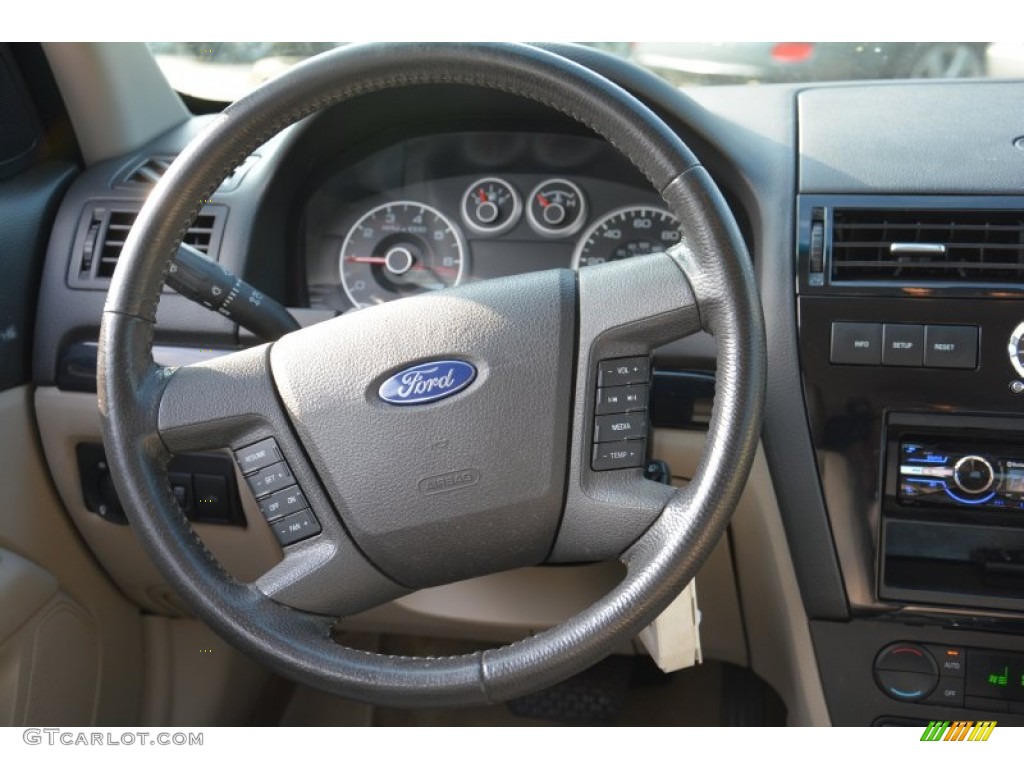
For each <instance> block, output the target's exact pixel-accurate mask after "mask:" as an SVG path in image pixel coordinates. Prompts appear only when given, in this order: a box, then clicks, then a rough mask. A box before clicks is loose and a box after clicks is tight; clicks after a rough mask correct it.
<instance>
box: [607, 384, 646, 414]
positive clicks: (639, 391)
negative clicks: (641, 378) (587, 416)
mask: <svg viewBox="0 0 1024 768" xmlns="http://www.w3.org/2000/svg"><path fill="white" fill-rule="evenodd" d="M646 407H647V385H646V384H630V385H628V386H625V387H603V388H601V389H599V390H597V410H596V413H597V415H598V416H601V415H604V414H606V413H625V412H626V411H640V410H643V409H644V408H646Z"/></svg>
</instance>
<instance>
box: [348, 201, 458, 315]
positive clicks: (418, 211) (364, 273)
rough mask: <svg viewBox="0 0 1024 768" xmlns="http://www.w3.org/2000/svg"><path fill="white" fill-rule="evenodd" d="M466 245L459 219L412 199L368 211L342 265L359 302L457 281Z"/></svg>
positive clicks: (350, 240) (351, 296) (355, 228)
mask: <svg viewBox="0 0 1024 768" xmlns="http://www.w3.org/2000/svg"><path fill="white" fill-rule="evenodd" d="M465 254H466V247H465V244H464V243H463V241H462V234H461V233H460V232H459V230H458V229H457V228H456V226H455V224H453V223H452V221H451V220H450V219H449V218H448V217H446V216H445V215H444V214H443V213H441V212H440V211H438V210H437V209H436V208H431V207H430V206H429V205H424V204H423V203H417V202H413V201H411V200H400V201H398V202H394V203H385V204H384V205H379V206H377V207H376V208H374V209H372V210H370V211H368V212H367V213H365V214H363V216H362V217H361V218H360V219H359V221H357V222H356V223H355V224H354V225H353V226H352V228H351V229H350V230H349V231H348V234H347V235H346V236H345V242H344V243H343V244H342V246H341V258H340V263H339V271H340V272H341V284H342V287H343V288H344V289H345V293H346V294H347V295H348V298H349V300H350V301H351V302H352V303H353V304H354V305H355V306H357V307H366V306H370V305H373V304H381V303H383V302H385V301H390V300H392V299H398V298H401V297H403V296H408V295H411V294H414V293H420V292H421V291H432V290H437V289H439V288H447V287H449V286H452V285H457V284H458V283H459V281H460V280H461V279H462V276H463V271H464V268H465V263H466V258H465Z"/></svg>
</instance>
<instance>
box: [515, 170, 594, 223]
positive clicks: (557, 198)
mask: <svg viewBox="0 0 1024 768" xmlns="http://www.w3.org/2000/svg"><path fill="white" fill-rule="evenodd" d="M526 210H527V218H528V219H529V220H530V226H531V227H533V230H534V232H536V233H537V234H539V235H544V236H545V237H568V236H569V235H574V234H576V233H577V232H579V230H580V227H582V226H583V222H584V221H585V220H586V214H587V201H586V198H584V197H583V192H582V191H581V190H580V188H579V187H577V186H576V185H575V184H573V183H572V182H571V181H568V180H567V179H548V180H547V181H543V182H541V183H540V184H538V185H537V186H536V187H534V189H533V192H531V193H530V200H529V205H528V206H527V209H526Z"/></svg>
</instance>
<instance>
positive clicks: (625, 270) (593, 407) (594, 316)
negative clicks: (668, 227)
mask: <svg viewBox="0 0 1024 768" xmlns="http://www.w3.org/2000/svg"><path fill="white" fill-rule="evenodd" d="M579 292H580V308H579V316H580V332H579V352H578V361H577V372H576V396H575V410H574V425H575V426H574V429H573V434H572V454H571V457H570V462H569V477H568V486H569V487H568V492H567V494H566V507H565V512H564V514H563V516H562V525H561V528H560V529H559V535H558V540H557V541H556V543H555V546H554V548H553V550H552V553H551V557H550V559H551V560H552V561H555V562H571V561H588V560H604V559H613V558H616V557H618V556H619V555H620V553H622V552H623V550H625V549H626V548H627V547H628V546H630V544H632V543H633V542H634V541H636V539H637V538H638V537H639V536H640V535H641V534H642V533H643V532H644V531H645V530H646V529H647V528H648V527H649V526H650V525H651V523H652V522H653V521H654V519H655V518H656V517H657V516H658V515H659V514H660V512H661V510H662V509H663V508H664V507H665V504H666V503H667V502H668V500H669V498H671V496H672V494H673V491H674V489H673V488H671V487H670V486H666V485H663V484H660V483H655V482H653V481H650V480H647V479H645V477H644V466H645V464H646V459H647V458H648V445H649V440H650V430H651V425H650V417H649V412H648V408H647V405H648V402H647V400H648V390H649V387H650V381H651V375H652V373H653V369H652V358H651V354H652V353H653V351H654V349H655V348H656V347H658V346H660V345H662V344H665V343H667V342H669V341H673V340H675V339H680V338H683V337H685V336H688V335H690V334H693V333H696V332H697V331H700V330H701V323H700V313H699V311H698V307H697V301H696V299H695V298H694V295H693V291H692V290H691V289H690V284H689V282H688V280H687V278H686V276H685V274H684V273H683V270H682V268H681V266H680V264H679V263H678V262H677V261H676V260H675V259H674V258H672V256H670V255H669V254H667V253H656V254H651V255H648V256H641V257H635V258H632V259H629V260H624V261H613V262H609V263H607V264H601V265H597V266H592V267H585V268H584V269H582V270H580V275H579Z"/></svg>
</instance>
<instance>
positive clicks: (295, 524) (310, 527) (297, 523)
mask: <svg viewBox="0 0 1024 768" xmlns="http://www.w3.org/2000/svg"><path fill="white" fill-rule="evenodd" d="M270 527H271V528H272V529H273V530H274V535H275V536H276V537H277V540H278V542H280V544H281V546H282V547H287V546H288V545H289V544H294V543H295V542H297V541H302V540H303V539H308V538H309V537H310V536H315V535H316V534H318V533H320V523H319V522H318V521H317V519H316V518H315V517H314V516H313V512H312V511H311V510H308V509H304V510H302V511H301V512H296V513H295V514H294V515H288V517H284V518H281V519H280V520H278V521H277V522H276V523H271V526H270Z"/></svg>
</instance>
